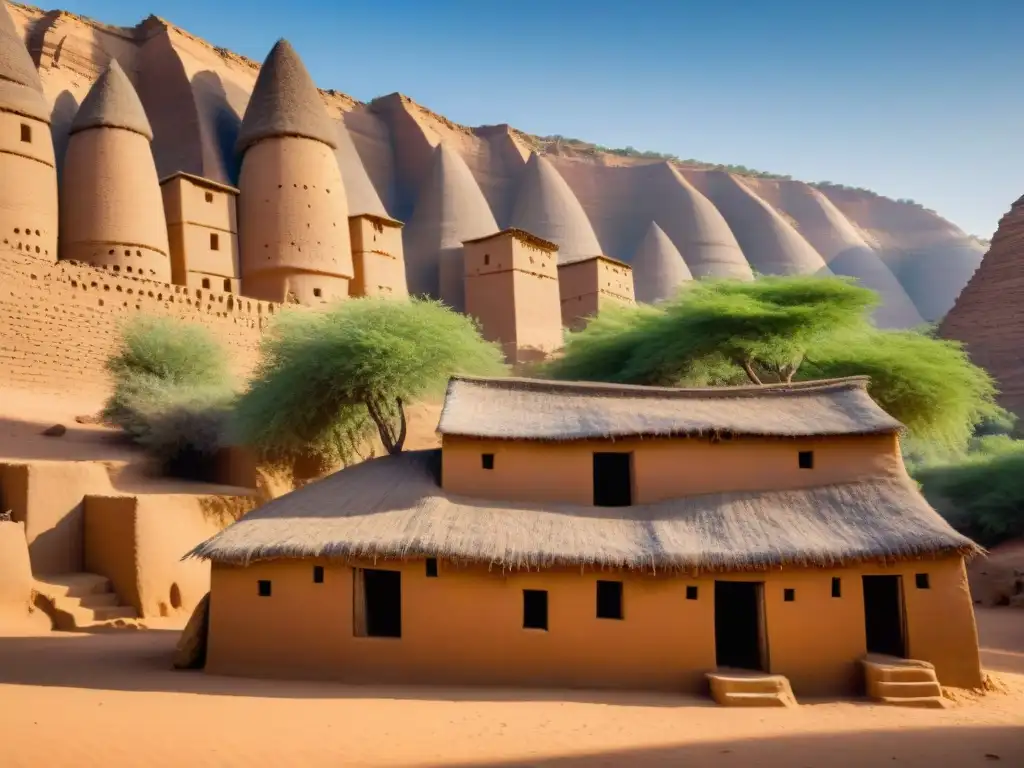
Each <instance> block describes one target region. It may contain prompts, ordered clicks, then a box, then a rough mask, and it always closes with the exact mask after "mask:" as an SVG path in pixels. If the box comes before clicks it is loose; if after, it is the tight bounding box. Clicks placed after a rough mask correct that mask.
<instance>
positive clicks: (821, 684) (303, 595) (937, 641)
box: [206, 558, 981, 695]
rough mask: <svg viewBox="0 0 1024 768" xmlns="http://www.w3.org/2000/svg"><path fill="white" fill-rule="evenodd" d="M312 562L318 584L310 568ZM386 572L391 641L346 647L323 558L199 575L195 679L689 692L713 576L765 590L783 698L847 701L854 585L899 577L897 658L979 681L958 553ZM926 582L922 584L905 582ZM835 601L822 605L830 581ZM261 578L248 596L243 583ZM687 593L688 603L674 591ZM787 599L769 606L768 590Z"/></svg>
mask: <svg viewBox="0 0 1024 768" xmlns="http://www.w3.org/2000/svg"><path fill="white" fill-rule="evenodd" d="M314 563H318V564H321V565H323V566H324V567H325V578H324V582H323V583H322V584H316V583H314V582H313V574H312V570H313V565H314ZM367 567H376V568H385V569H392V570H400V571H401V572H402V576H401V590H402V595H401V600H402V608H401V611H402V616H401V618H402V630H401V631H402V637H401V638H400V639H395V638H371V637H355V636H354V633H353V601H352V594H353V571H352V568H351V567H349V566H347V565H345V564H341V563H332V562H328V561H312V560H309V561H270V562H261V563H256V564H253V565H250V566H248V567H232V566H223V565H214V567H213V573H212V591H211V608H210V635H209V650H208V657H207V667H206V668H207V671H209V672H212V673H215V674H239V675H251V676H260V677H308V678H316V679H321V678H333V679H340V680H345V681H350V682H360V683H361V682H383V683H403V684H404V683H412V684H441V685H474V684H484V685H514V686H546V687H596V688H626V689H654V690H664V691H675V692H689V693H700V692H702V691H703V690H704V688H705V682H704V679H703V675H704V673H705V672H707V671H709V670H713V669H715V667H716V659H715V626H714V625H715V622H714V581H715V579H720V580H721V579H728V580H744V581H762V582H763V583H764V585H765V588H764V592H765V621H766V626H767V639H768V655H769V671H771V672H773V673H777V674H783V675H786V676H787V677H789V679H790V681H791V683H792V686H793V690H794V692H796V694H797V695H835V694H853V693H857V692H858V691H859V683H858V680H859V672H858V669H857V661H858V659H860V658H861V657H862V656H863V655H864V654H865V653H866V642H867V641H866V636H865V629H864V606H863V592H862V588H861V583H862V582H861V576H862V575H865V574H878V575H886V574H891V575H901V576H902V577H903V583H904V586H905V590H906V599H905V605H906V609H905V613H906V619H907V635H908V638H907V639H908V651H909V655H910V656H911V657H912V658H915V659H919V660H924V661H929V662H931V663H932V664H934V665H935V669H936V673H937V675H938V677H939V680H940V681H941V682H942V684H944V685H950V686H960V687H977V686H980V684H981V670H980V661H979V656H978V641H977V630H976V627H975V624H974V615H973V612H972V605H971V599H970V594H969V592H968V589H967V581H966V574H965V571H964V568H963V562H962V560H961V559H960V558H952V559H947V560H926V561H917V562H908V563H903V564H898V565H894V566H885V565H864V566H859V567H854V568H846V569H836V570H794V571H783V572H778V571H773V572H770V573H751V574H718V575H712V574H703V575H700V576H687V575H671V576H668V575H666V576H660V577H654V576H649V575H641V574H633V573H620V572H614V571H602V572H598V571H592V570H588V571H585V572H582V573H581V572H580V571H579V570H578V569H576V570H573V569H566V570H560V571H542V572H520V571H516V572H506V573H502V572H501V571H500V570H490V571H489V570H488V569H486V568H483V567H463V568H458V567H456V566H454V565H451V564H449V563H446V562H441V563H439V576H438V578H427V577H426V575H425V571H424V564H423V562H422V561H411V562H404V563H399V562H383V561H381V562H378V563H376V564H374V565H369V564H368V565H367ZM915 573H928V574H929V576H930V589H928V590H918V589H916V588H915V586H914V574H915ZM833 576H838V577H839V578H840V579H841V580H842V581H841V584H842V594H841V596H840V597H838V598H834V597H832V593H831V585H832V577H833ZM260 579H268V580H270V581H271V585H272V593H271V596H270V597H260V596H259V595H258V591H257V580H260ZM598 579H616V580H622V581H623V582H624V586H623V608H624V619H623V620H621V621H620V620H609V619H598V618H596V616H595V604H596V598H595V594H596V586H595V582H596V581H597V580H598ZM688 586H695V587H697V599H696V600H688V599H686V588H687V587H688ZM523 589H546V590H548V630H547V631H542V630H541V631H539V630H528V629H523V628H522V599H523V598H522V590H523ZM785 589H794V590H795V594H794V600H793V601H792V602H785V601H784V599H783V590H785Z"/></svg>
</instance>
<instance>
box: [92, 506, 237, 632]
mask: <svg viewBox="0 0 1024 768" xmlns="http://www.w3.org/2000/svg"><path fill="white" fill-rule="evenodd" d="M253 504H254V502H253V501H252V500H250V499H248V498H247V497H229V498H227V499H221V500H218V499H214V498H211V497H206V496H193V495H187V494H175V495H164V494H147V495H144V496H110V495H107V496H88V497H86V499H85V503H84V534H85V535H84V560H85V570H86V571H88V572H90V573H98V574H100V575H102V576H106V577H107V578H108V579H110V582H111V584H112V585H113V587H114V591H115V592H116V593H117V595H118V597H119V598H120V599H121V601H122V602H123V603H124V604H126V605H131V606H133V607H134V608H135V609H136V610H137V611H138V612H139V615H140V616H141V617H143V618H149V617H154V616H171V615H190V614H191V612H192V611H193V610H194V608H195V606H196V604H197V603H198V602H199V601H200V600H201V599H202V598H203V596H204V595H205V594H206V593H207V592H208V591H209V589H210V565H209V563H207V562H204V561H199V560H186V561H184V562H183V561H182V560H181V558H182V556H183V555H184V554H185V553H186V552H188V551H189V550H190V549H192V548H193V547H195V546H196V545H197V544H199V543H201V542H203V541H205V540H206V539H208V538H210V537H211V536H214V535H215V534H217V533H219V532H220V531H222V530H223V529H224V528H226V527H227V526H228V525H229V524H230V523H232V522H234V520H235V519H236V517H238V516H240V515H241V514H242V513H243V512H245V511H248V510H249V509H250V508H251V507H252V506H253Z"/></svg>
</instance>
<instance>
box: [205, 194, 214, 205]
mask: <svg viewBox="0 0 1024 768" xmlns="http://www.w3.org/2000/svg"><path fill="white" fill-rule="evenodd" d="M206 202H208V203H212V202H213V192H207V193H206Z"/></svg>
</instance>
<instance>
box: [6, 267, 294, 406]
mask: <svg viewBox="0 0 1024 768" xmlns="http://www.w3.org/2000/svg"><path fill="white" fill-rule="evenodd" d="M279 309H280V307H279V306H277V305H274V304H270V303H266V302H259V301H256V300H253V299H245V298H240V297H237V296H230V295H225V294H224V293H222V292H218V291H204V290H196V289H187V288H184V287H182V286H175V285H168V284H166V283H158V282H155V281H152V280H145V279H140V278H138V277H136V276H134V275H131V276H129V275H126V274H124V273H113V272H111V271H108V270H102V269H95V268H92V267H89V266H87V265H82V264H73V263H68V262H58V263H57V264H47V263H46V262H45V261H42V260H39V259H35V258H32V257H28V256H25V255H24V254H20V253H18V252H17V251H3V250H2V249H0V389H2V388H3V387H14V388H32V389H35V390H41V391H54V392H64V391H67V387H68V386H69V382H74V386H75V387H76V388H77V389H79V390H82V391H87V392H94V393H103V394H105V393H106V392H107V391H108V389H109V379H108V376H107V373H106V371H105V370H104V368H103V366H104V362H105V361H106V359H107V358H108V357H109V355H110V354H111V353H112V352H113V351H114V350H115V349H116V348H117V344H118V343H119V341H120V324H121V323H122V322H124V321H125V320H127V319H128V318H130V317H131V316H133V315H135V314H137V313H140V312H142V313H147V314H154V315H163V316H169V317H175V318H180V319H187V320H192V321H195V322H198V323H202V324H203V325H205V326H206V327H207V328H209V329H210V330H211V331H212V332H213V333H214V334H215V335H216V337H217V338H218V339H219V340H220V342H221V343H222V344H223V345H224V347H225V348H226V350H227V351H228V354H229V355H230V358H231V361H232V363H233V368H234V370H235V372H236V373H237V374H239V375H245V374H247V373H248V372H249V371H251V369H252V367H253V366H254V365H255V363H256V359H257V355H258V344H259V339H260V336H261V334H262V330H263V328H264V327H265V326H266V323H267V321H268V320H269V319H271V318H272V317H273V315H274V313H275V312H277V311H279Z"/></svg>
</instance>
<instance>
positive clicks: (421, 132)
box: [10, 4, 984, 327]
mask: <svg viewBox="0 0 1024 768" xmlns="http://www.w3.org/2000/svg"><path fill="white" fill-rule="evenodd" d="M10 10H11V15H12V17H13V19H14V24H15V27H16V29H17V31H18V32H19V34H21V35H22V37H23V38H24V40H25V42H26V45H27V46H28V49H29V51H30V53H31V55H32V57H33V59H34V61H35V62H36V64H37V66H38V67H39V72H40V77H41V80H42V83H43V86H44V90H45V94H46V96H47V98H48V100H49V103H50V106H51V108H52V125H53V132H54V143H55V147H56V150H57V162H58V171H59V170H60V168H61V161H62V157H63V155H64V149H65V148H66V145H67V137H68V131H69V128H70V126H71V123H72V121H73V120H74V117H75V113H76V111H77V109H78V106H79V104H80V103H81V101H82V99H83V98H84V95H85V94H86V92H87V91H88V89H89V86H90V85H91V83H92V82H93V81H94V80H95V79H96V78H97V77H98V76H99V75H100V73H101V72H102V71H103V70H104V69H105V68H106V66H107V64H108V63H109V61H110V60H111V59H112V58H113V59H116V60H117V61H118V62H119V63H120V65H121V67H122V68H123V69H124V70H125V72H126V73H127V74H128V76H129V78H130V79H131V80H132V82H133V84H134V85H135V87H136V89H137V90H138V93H139V96H140V98H141V99H142V102H143V105H144V106H145V109H146V113H147V116H148V118H149V121H150V123H151V125H152V128H153V134H154V139H153V152H154V155H155V158H156V164H157V170H158V172H159V174H160V175H161V176H165V175H168V174H171V173H173V172H175V171H186V172H189V173H193V174H198V175H202V176H206V177H209V178H211V179H214V180H216V181H220V182H224V183H229V184H236V183H237V177H238V158H237V154H236V149H235V148H236V142H237V139H238V132H239V126H240V124H241V119H242V115H244V113H245V108H246V104H247V103H248V100H249V95H250V93H251V91H252V88H253V85H254V84H255V81H256V76H257V72H258V69H259V65H258V64H256V63H255V62H253V61H250V60H248V59H246V58H244V57H241V56H238V55H236V54H233V53H231V52H229V51H226V50H224V49H221V48H215V47H214V46H212V45H210V44H209V43H206V42H204V41H203V40H200V39H198V38H196V37H194V36H192V35H190V34H189V33H187V32H186V31H184V30H182V29H179V28H177V27H175V26H173V25H171V24H169V23H167V22H165V21H163V20H161V19H159V18H156V17H153V16H151V17H149V18H147V19H146V20H145V21H143V22H142V23H140V24H139V25H137V26H135V27H131V28H123V27H113V26H108V25H105V24H102V23H99V22H96V21H93V20H90V19H86V18H82V17H79V16H75V15H72V14H69V13H65V12H63V11H41V10H39V9H35V8H31V7H28V6H22V5H17V4H11V6H10ZM321 95H322V97H323V99H324V102H325V104H326V105H327V107H328V110H329V112H330V114H331V117H332V119H333V120H334V121H335V127H336V129H337V131H338V141H337V145H338V148H337V150H336V153H335V155H336V157H337V158H338V164H339V168H340V169H341V174H342V178H343V181H344V184H345V188H346V191H347V195H348V198H349V200H350V201H351V203H350V207H351V208H352V211H351V213H360V212H364V210H363V209H365V212H373V213H377V214H381V213H387V214H388V215H390V216H392V217H394V218H396V219H399V220H402V221H406V222H409V226H408V227H407V228H406V231H405V236H406V238H407V242H406V244H405V247H406V252H407V254H409V256H410V260H409V266H410V272H411V275H410V276H411V277H415V280H414V281H413V282H416V283H417V284H419V283H422V285H423V286H427V287H431V288H433V287H434V286H437V288H436V290H437V291H438V292H441V289H442V287H443V285H442V284H443V283H444V282H445V277H444V275H445V274H446V273H447V272H449V271H451V270H452V269H457V268H458V264H457V263H452V264H446V263H438V262H439V261H443V260H444V259H446V258H448V257H449V256H450V255H451V254H449V253H448V252H449V251H451V247H449V246H451V245H452V244H453V243H455V242H456V241H457V240H459V239H460V238H463V237H464V235H467V234H474V233H478V230H480V231H481V232H482V231H483V229H493V228H495V227H507V226H513V225H516V226H521V227H526V228H528V229H533V230H537V234H539V235H540V236H542V237H546V238H548V239H552V240H554V241H555V242H557V243H558V244H559V245H560V246H561V254H560V255H561V258H562V259H563V260H564V259H574V258H586V257H587V256H590V255H595V254H593V253H591V252H592V251H601V252H603V253H604V254H606V255H609V256H612V257H615V258H617V259H620V260H622V261H625V262H634V260H636V263H635V272H636V280H637V282H638V284H643V285H644V286H645V291H644V292H645V294H647V295H652V296H653V295H663V294H664V293H665V291H659V290H657V289H656V288H655V287H653V286H652V285H651V284H652V283H654V284H655V285H656V284H657V282H658V280H660V279H663V278H662V277H660V276H661V275H672V276H674V277H672V279H673V280H677V279H680V276H681V275H692V276H693V277H695V278H698V279H699V278H704V277H716V276H721V277H734V278H739V279H750V278H751V277H752V275H753V273H754V272H758V273H761V274H810V273H813V274H838V275H849V276H853V277H856V278H858V279H859V280H861V281H862V282H863V283H864V284H866V285H868V286H870V287H871V288H873V289H875V290H877V291H879V293H881V295H882V297H883V302H884V303H883V306H882V308H881V309H880V310H879V312H878V313H877V314H876V319H877V321H878V322H879V323H880V324H882V325H884V326H887V327H908V326H912V325H915V324H918V323H920V322H921V321H922V320H924V321H935V320H938V319H940V318H941V317H942V316H943V315H944V314H945V313H946V312H947V311H948V310H949V308H950V307H951V306H952V305H953V302H954V301H955V300H956V297H957V295H958V294H959V292H960V290H961V289H962V288H963V286H964V285H965V284H966V283H967V281H968V280H969V279H970V277H971V275H972V274H973V273H974V270H975V269H976V268H977V267H978V265H979V263H980V261H981V256H982V253H983V250H984V247H983V246H982V245H981V244H980V243H978V242H977V241H976V240H974V239H973V238H971V237H968V236H967V235H966V234H965V233H964V232H962V231H961V230H960V229H958V228H957V227H955V226H954V225H953V224H951V223H949V222H948V221H945V220H944V219H942V218H941V217H939V216H938V215H936V214H934V213H932V212H930V211H927V210H925V209H923V208H920V207H919V206H915V205H910V204H906V203H899V202H895V201H892V200H889V199H886V198H883V197H880V196H877V195H873V194H870V193H866V192H862V191H856V190H850V189H846V188H842V187H834V186H818V187H812V186H810V185H807V184H804V183H802V182H798V181H792V180H787V179H772V178H764V177H757V176H747V175H739V174H732V173H728V172H726V171H723V170H716V169H709V168H702V167H698V165H699V164H694V163H690V162H676V161H670V160H665V159H659V158H657V157H645V156H642V155H634V156H623V155H620V154H615V153H611V152H603V151H599V150H597V149H594V148H593V147H589V146H588V145H584V144H582V143H580V142H572V141H563V140H551V139H542V138H539V137H535V136H530V135H528V134H525V133H523V132H521V131H518V130H516V129H514V128H511V127H509V126H507V125H498V126H481V127H476V128H469V127H466V126H461V125H456V124H455V123H452V122H451V121H449V120H446V119H445V118H443V117H441V116H440V115H437V114H435V113H433V112H431V111H430V110H428V109H426V108H424V107H422V106H420V105H418V104H416V103H415V102H413V101H412V100H410V99H408V98H407V97H405V96H402V95H400V94H397V93H395V94H391V95H390V96H384V97H382V98H379V99H375V100H374V101H372V102H371V103H369V104H363V103H360V102H358V101H356V100H354V99H352V98H350V97H348V96H345V95H344V94H341V93H338V92H336V91H321ZM441 145H443V146H444V152H443V153H442V151H441V149H440V147H441ZM463 171H468V172H463ZM652 225H656V227H657V229H658V230H659V231H660V232H661V233H662V235H663V236H664V237H665V238H667V240H668V243H662V244H661V245H660V246H659V250H660V251H662V255H661V256H660V257H659V258H651V257H649V256H648V254H647V251H648V250H649V249H650V248H651V247H653V246H652V244H651V237H652V236H651V234H650V233H651V232H652V231H653V229H652ZM483 234H487V233H486V232H484V233H483ZM668 245H671V246H673V247H672V248H668ZM673 251H677V252H678V254H679V256H680V257H681V259H682V260H683V262H684V264H683V265H676V267H671V265H666V264H665V258H675V255H674V253H673ZM664 253H669V254H670V257H665V256H664V255H663V254H664ZM446 254H447V256H446ZM452 258H454V257H452ZM450 260H451V259H449V261H450ZM456 261H457V260H456ZM414 267H415V269H414ZM648 272H650V274H648ZM412 273H414V274H412Z"/></svg>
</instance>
